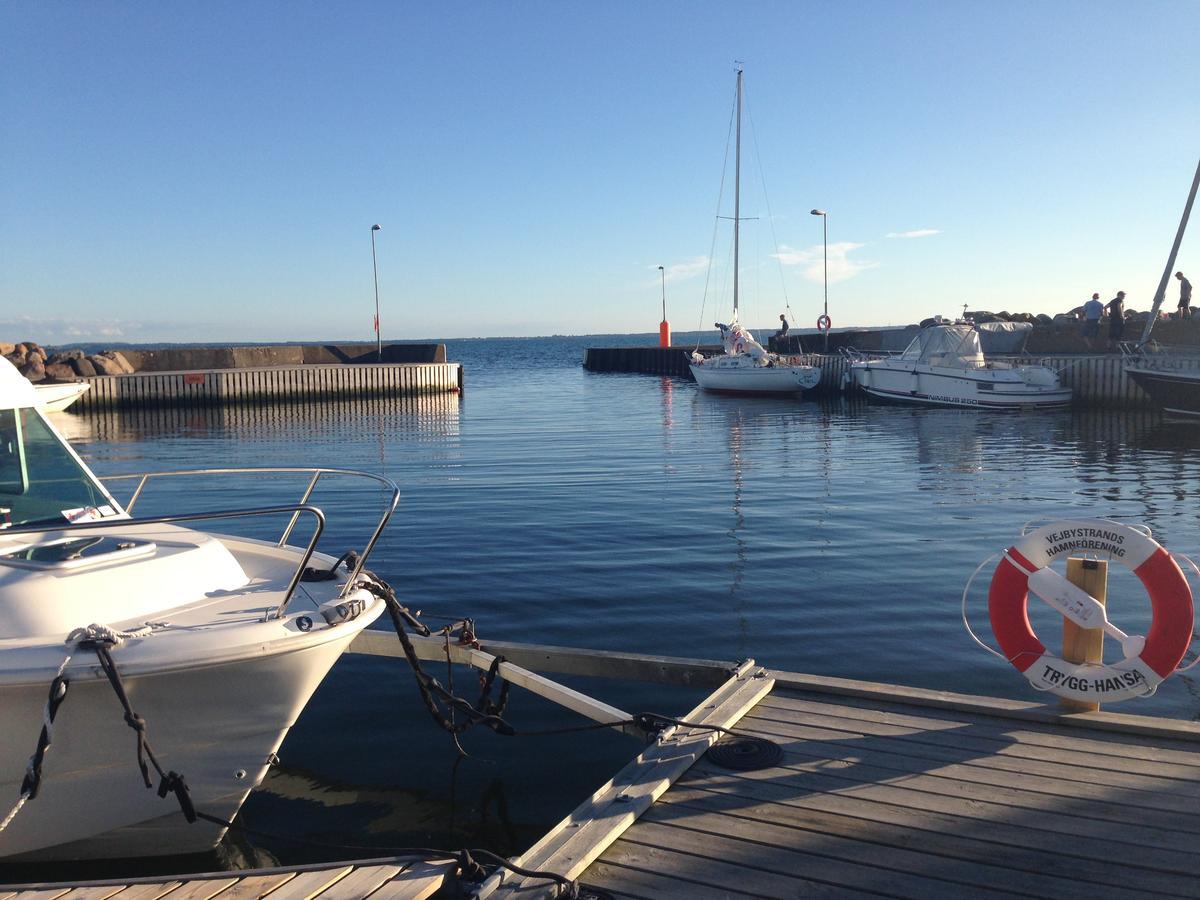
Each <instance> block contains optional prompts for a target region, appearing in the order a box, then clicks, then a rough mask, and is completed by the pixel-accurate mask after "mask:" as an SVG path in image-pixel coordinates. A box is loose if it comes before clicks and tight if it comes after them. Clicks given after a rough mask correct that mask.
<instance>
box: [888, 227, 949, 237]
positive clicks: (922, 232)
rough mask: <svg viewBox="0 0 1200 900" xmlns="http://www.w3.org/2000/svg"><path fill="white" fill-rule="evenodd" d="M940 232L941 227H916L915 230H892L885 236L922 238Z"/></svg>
mask: <svg viewBox="0 0 1200 900" xmlns="http://www.w3.org/2000/svg"><path fill="white" fill-rule="evenodd" d="M941 233H942V229H940V228H918V229H916V230H915V231H893V232H890V233H889V234H888V235H887V236H888V237H890V238H923V237H930V236H931V235H935V234H941Z"/></svg>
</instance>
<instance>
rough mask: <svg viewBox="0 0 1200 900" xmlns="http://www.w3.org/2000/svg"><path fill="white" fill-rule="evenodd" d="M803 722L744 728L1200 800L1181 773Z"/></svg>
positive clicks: (812, 745)
mask: <svg viewBox="0 0 1200 900" xmlns="http://www.w3.org/2000/svg"><path fill="white" fill-rule="evenodd" d="M803 721H804V722H805V723H807V724H800V723H798V722H797V723H793V722H784V721H780V720H778V719H767V718H763V717H761V716H757V717H754V718H753V719H751V720H750V721H749V722H747V723H745V726H744V727H746V728H756V729H761V730H762V731H764V732H770V733H772V734H776V735H779V736H780V737H785V736H786V737H795V738H802V739H803V744H804V746H806V747H807V748H809V750H810V751H811V752H814V753H815V752H828V753H830V754H831V755H838V754H844V753H850V754H857V753H859V752H861V753H862V754H868V753H869V754H876V755H879V754H882V755H890V756H892V757H893V758H895V759H897V760H900V759H904V760H906V761H908V764H910V765H922V764H925V763H935V764H936V763H942V764H945V765H946V766H956V765H957V766H973V767H978V768H982V769H985V770H988V774H987V775H982V774H981V775H980V776H979V778H980V779H983V778H988V779H991V780H995V779H996V778H998V777H1004V776H1003V775H1001V774H999V773H1008V774H1011V775H1020V776H1026V777H1028V778H1029V779H1030V781H1031V782H1034V781H1037V780H1039V779H1040V780H1042V781H1045V780H1049V781H1051V782H1054V783H1057V784H1063V785H1068V784H1070V785H1076V786H1079V787H1080V788H1081V789H1086V788H1087V786H1089V785H1090V786H1094V787H1096V788H1098V789H1101V790H1102V789H1104V788H1108V787H1114V788H1121V789H1124V790H1127V791H1129V792H1132V793H1141V794H1144V795H1149V796H1147V797H1146V801H1147V802H1148V803H1152V804H1154V805H1155V806H1157V807H1160V808H1162V809H1166V810H1174V811H1177V812H1187V811H1188V810H1189V809H1193V808H1195V806H1196V801H1197V800H1200V784H1198V783H1197V781H1196V780H1195V778H1196V777H1197V776H1189V775H1188V773H1187V772H1186V771H1184V770H1178V769H1176V770H1174V771H1173V774H1171V775H1167V774H1162V773H1160V774H1155V775H1150V774H1145V773H1143V772H1136V771H1129V770H1124V771H1123V770H1122V769H1121V768H1118V764H1117V758H1116V756H1115V755H1110V756H1107V757H1102V758H1100V759H1097V760H1089V759H1088V758H1086V757H1075V758H1072V757H1071V756H1070V755H1069V754H1067V753H1065V752H1063V753H1062V754H1061V755H1060V756H1059V757H1058V758H1056V759H1054V760H1043V759H1037V758H1031V757H1028V756H1026V755H1023V754H1022V753H1021V752H1020V750H1019V748H1015V747H1013V746H1012V745H1010V746H1008V747H1004V748H1002V747H995V748H993V749H992V750H991V751H988V750H986V749H980V748H976V747H969V746H963V745H962V743H961V742H956V741H955V740H953V739H951V738H948V739H947V740H945V741H944V742H941V743H934V742H927V741H913V740H909V739H907V738H892V737H887V736H882V735H880V734H878V733H877V730H876V729H874V728H873V726H872V725H871V724H870V723H867V724H866V725H865V726H864V727H863V728H855V727H854V726H853V725H852V724H851V723H850V720H844V719H843V720H839V722H838V723H837V725H838V727H837V729H836V730H835V729H833V728H830V727H828V725H829V720H828V719H827V718H824V717H822V716H820V715H816V714H813V713H806V714H805V715H804V718H803ZM967 727H968V728H969V727H970V726H969V725H968V726H967ZM1006 751H1008V752H1006ZM1198 774H1200V773H1198Z"/></svg>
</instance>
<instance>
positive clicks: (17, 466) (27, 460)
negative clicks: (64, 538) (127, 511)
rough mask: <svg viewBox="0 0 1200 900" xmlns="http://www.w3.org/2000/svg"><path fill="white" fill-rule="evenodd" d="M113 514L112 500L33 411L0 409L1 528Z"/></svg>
mask: <svg viewBox="0 0 1200 900" xmlns="http://www.w3.org/2000/svg"><path fill="white" fill-rule="evenodd" d="M89 510H91V511H93V513H92V515H93V516H94V515H95V512H94V511H97V510H98V511H100V513H99V514H100V515H114V514H116V510H114V509H113V507H112V499H111V498H110V497H109V495H108V494H107V493H106V492H105V490H104V489H103V488H102V487H101V486H100V485H99V483H98V482H97V481H96V479H95V477H94V476H93V475H92V473H91V472H89V471H88V470H87V467H85V466H84V465H83V464H82V463H81V462H80V461H79V458H78V457H77V456H75V454H74V453H72V452H71V451H70V450H69V449H68V448H67V446H66V445H65V444H64V443H63V441H62V439H61V438H60V437H59V436H58V435H57V434H55V433H54V431H53V430H52V429H51V428H50V426H49V425H47V424H46V421H45V419H43V418H42V416H41V415H40V414H39V413H38V412H37V411H36V410H34V409H29V408H24V409H0V527H2V526H4V525H34V524H40V523H43V522H44V523H47V524H55V523H62V522H68V521H76V520H78V519H81V518H86V517H88V515H89V514H88V511H89Z"/></svg>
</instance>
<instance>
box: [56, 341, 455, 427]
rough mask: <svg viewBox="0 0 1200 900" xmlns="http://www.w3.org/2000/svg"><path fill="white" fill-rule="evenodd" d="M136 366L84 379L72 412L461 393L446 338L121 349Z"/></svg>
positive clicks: (260, 404)
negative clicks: (433, 341)
mask: <svg viewBox="0 0 1200 900" xmlns="http://www.w3.org/2000/svg"><path fill="white" fill-rule="evenodd" d="M121 352H122V355H123V356H125V357H126V359H127V360H128V362H129V363H130V365H132V366H133V367H134V369H135V370H136V371H135V372H133V373H132V374H127V375H93V376H90V377H84V378H81V379H80V380H81V381H86V382H87V383H88V384H90V385H91V389H90V390H89V391H87V393H85V394H83V395H82V396H81V397H80V398H79V399H78V400H77V401H75V403H74V405H73V406H72V407H71V408H72V410H77V411H79V412H88V411H92V410H100V409H145V408H152V407H172V406H180V407H215V406H231V405H239V404H242V405H259V406H263V405H272V404H275V403H281V402H285V403H286V402H299V401H305V402H313V401H329V400H353V399H359V398H364V397H398V396H411V395H416V394H429V393H450V392H461V391H462V387H463V371H462V366H461V365H460V364H459V363H454V362H447V361H446V347H445V345H444V344H388V345H386V346H384V347H382V348H377V347H376V345H375V344H315V345H302V344H286V345H271V346H264V347H169V348H165V349H162V350H123V351H121Z"/></svg>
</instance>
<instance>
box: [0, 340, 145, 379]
mask: <svg viewBox="0 0 1200 900" xmlns="http://www.w3.org/2000/svg"><path fill="white" fill-rule="evenodd" d="M0 356H3V357H4V358H5V359H7V360H8V361H9V362H10V363H12V364H13V365H14V366H16V367H17V371H18V372H20V373H21V374H22V375H24V376H25V377H26V378H28V379H29V380H30V381H32V382H34V383H35V384H36V383H38V382H59V381H77V380H78V379H80V378H91V377H93V376H96V375H128V374H130V373H131V372H133V371H135V370H134V368H133V366H132V365H131V364H130V362H129V360H128V359H126V358H125V355H124V354H122V353H119V352H117V351H115V350H107V351H105V352H103V353H95V354H92V355H90V356H89V355H88V354H86V353H84V352H83V351H82V350H65V351H63V352H61V353H47V351H46V349H45V348H44V347H42V346H40V345H38V344H35V343H34V342H33V341H23V342H21V343H19V344H5V343H0Z"/></svg>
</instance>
